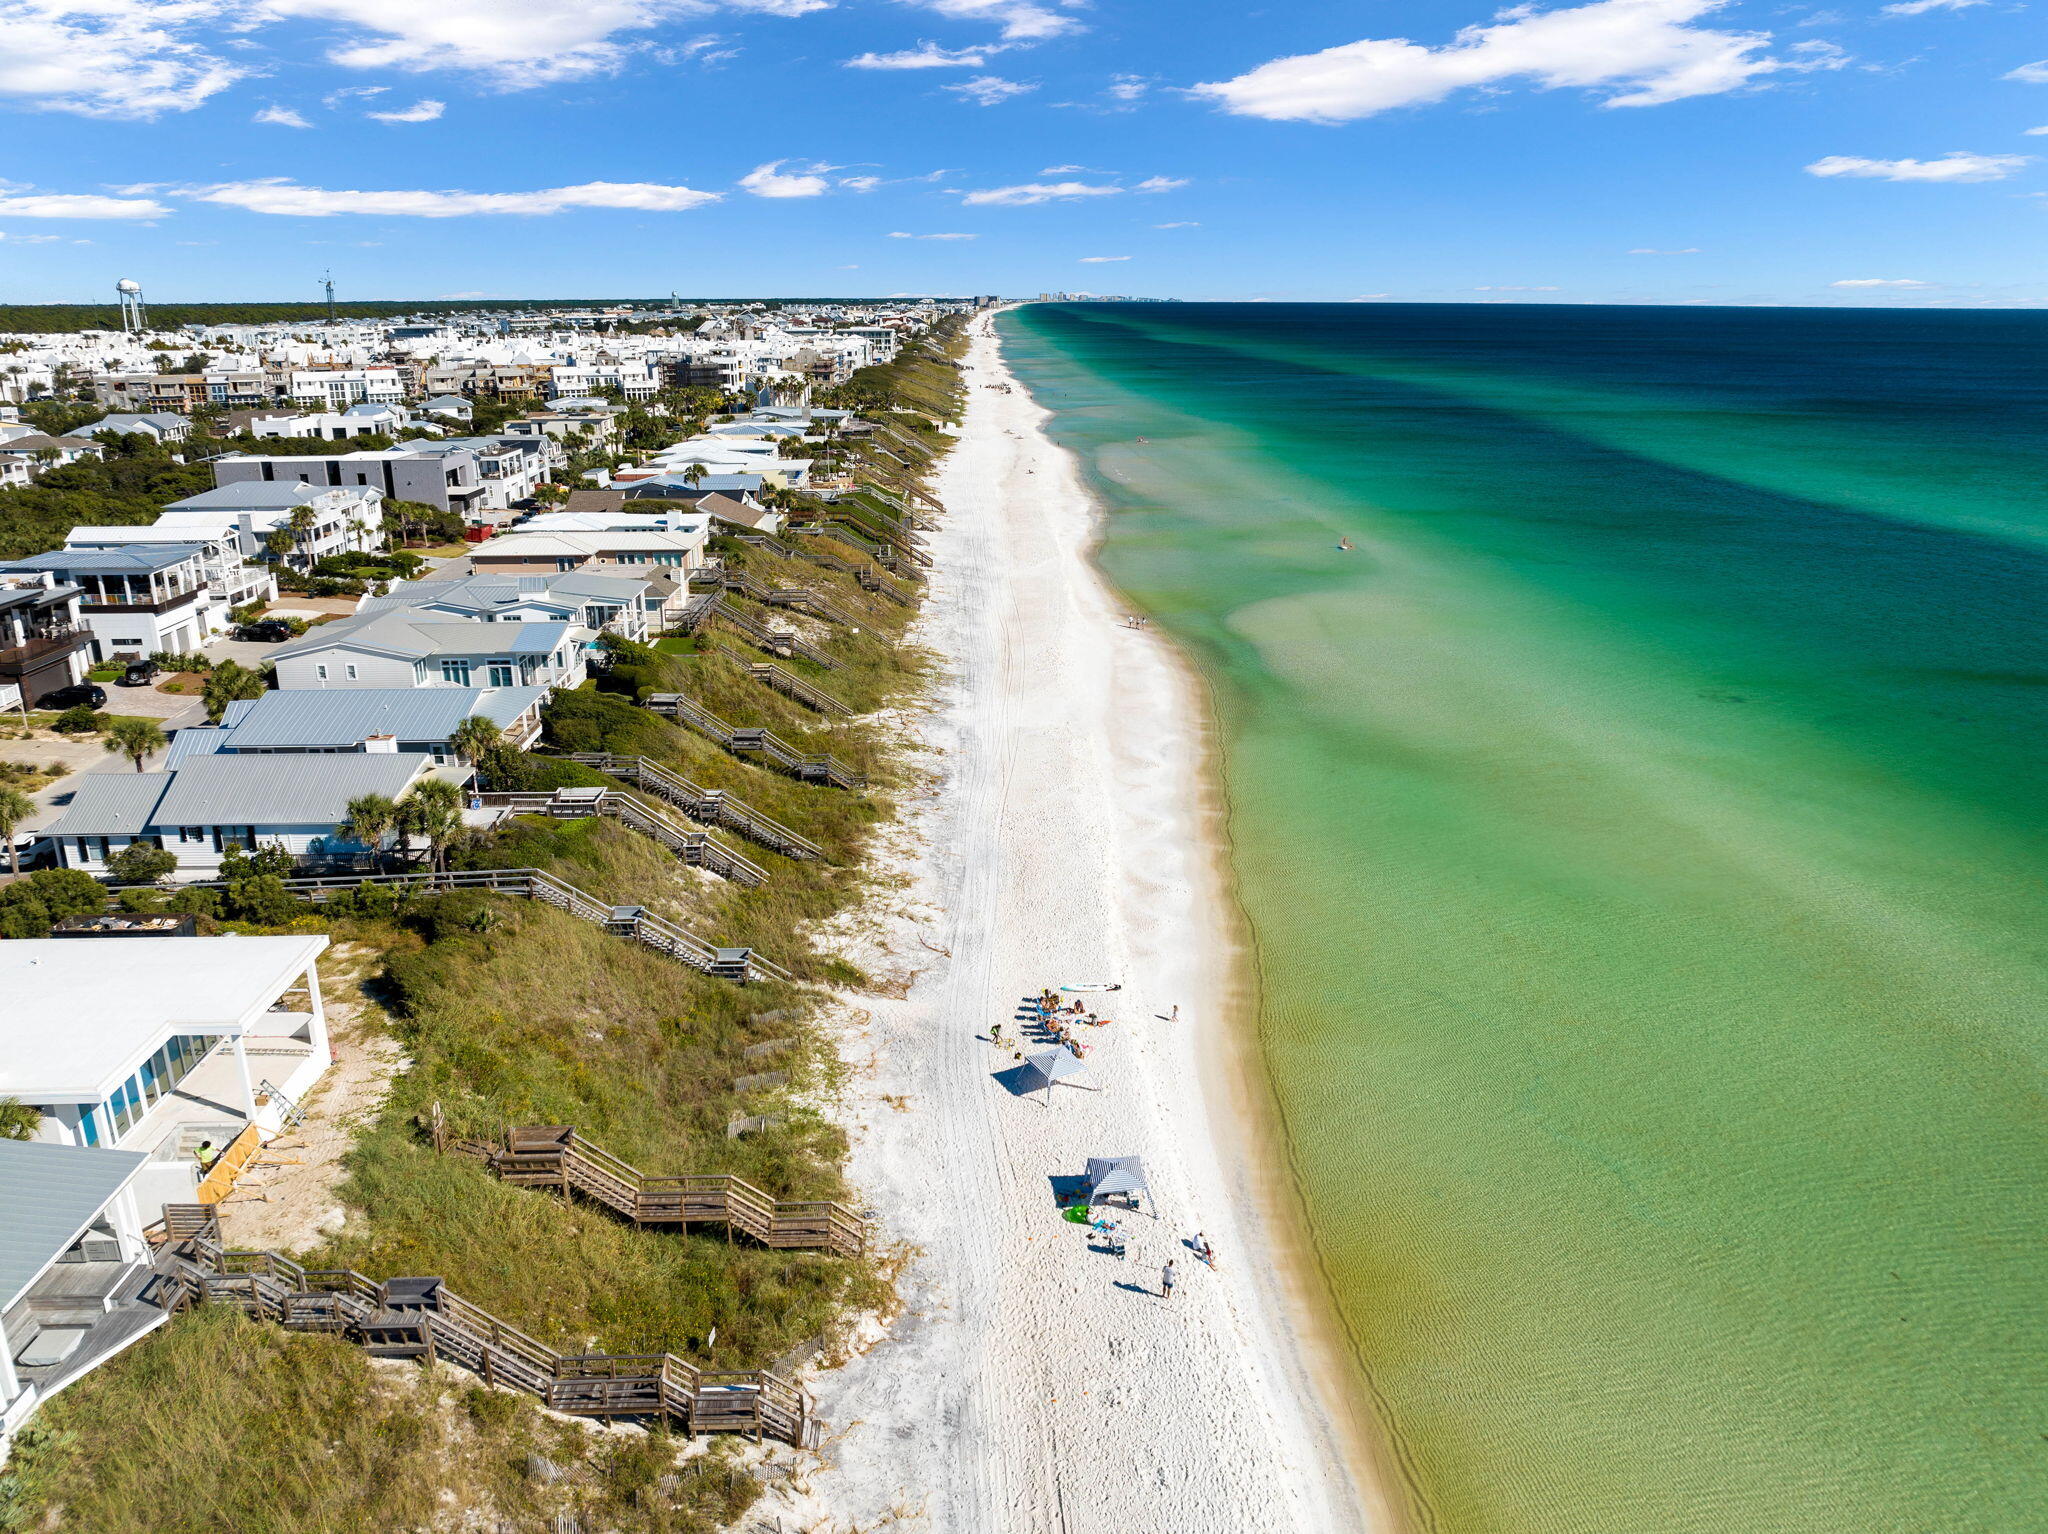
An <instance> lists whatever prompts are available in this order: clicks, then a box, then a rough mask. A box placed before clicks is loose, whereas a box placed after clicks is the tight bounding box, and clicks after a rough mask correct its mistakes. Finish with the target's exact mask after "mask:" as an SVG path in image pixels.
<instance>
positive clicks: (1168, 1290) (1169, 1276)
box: [1159, 1257, 1173, 1300]
mask: <svg viewBox="0 0 2048 1534" xmlns="http://www.w3.org/2000/svg"><path fill="white" fill-rule="evenodd" d="M1159 1297H1160V1298H1161V1299H1162V1300H1170V1299H1172V1298H1173V1259H1172V1258H1171V1257H1169V1258H1167V1259H1166V1266H1165V1267H1163V1268H1161V1269H1160V1270H1159Z"/></svg>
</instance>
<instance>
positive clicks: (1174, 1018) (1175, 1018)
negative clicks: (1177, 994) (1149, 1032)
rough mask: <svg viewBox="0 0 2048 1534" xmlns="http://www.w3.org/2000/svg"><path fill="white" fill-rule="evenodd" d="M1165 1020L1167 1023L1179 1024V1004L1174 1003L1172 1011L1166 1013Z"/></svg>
mask: <svg viewBox="0 0 2048 1534" xmlns="http://www.w3.org/2000/svg"><path fill="white" fill-rule="evenodd" d="M1166 1020H1167V1021H1168V1022H1169V1023H1177V1022H1179V1021H1180V1003H1179V1002H1175V1003H1174V1004H1173V1010H1172V1011H1170V1012H1168V1013H1167V1014H1166Z"/></svg>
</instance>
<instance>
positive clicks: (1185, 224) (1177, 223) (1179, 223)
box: [1152, 218, 1202, 229]
mask: <svg viewBox="0 0 2048 1534" xmlns="http://www.w3.org/2000/svg"><path fill="white" fill-rule="evenodd" d="M1152 227H1153V228H1154V229H1199V228H1201V227H1202V226H1201V225H1200V224H1198V223H1196V222H1195V221H1194V220H1193V219H1191V218H1177V219H1175V220H1174V221H1173V222H1172V223H1170V224H1154V225H1153V226H1152Z"/></svg>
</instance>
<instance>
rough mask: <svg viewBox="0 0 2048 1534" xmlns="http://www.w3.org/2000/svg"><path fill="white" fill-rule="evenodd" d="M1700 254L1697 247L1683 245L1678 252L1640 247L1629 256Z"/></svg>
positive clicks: (1646, 246) (1647, 246) (1652, 247)
mask: <svg viewBox="0 0 2048 1534" xmlns="http://www.w3.org/2000/svg"><path fill="white" fill-rule="evenodd" d="M1699 253H1700V248H1699V246H1697V245H1681V246H1679V247H1678V248H1677V249H1676V250H1658V249H1657V248H1656V247H1655V246H1653V245H1638V246H1637V247H1636V248H1635V249H1634V250H1632V251H1630V252H1629V254H1630V255H1632V256H1696V255H1698V254H1699Z"/></svg>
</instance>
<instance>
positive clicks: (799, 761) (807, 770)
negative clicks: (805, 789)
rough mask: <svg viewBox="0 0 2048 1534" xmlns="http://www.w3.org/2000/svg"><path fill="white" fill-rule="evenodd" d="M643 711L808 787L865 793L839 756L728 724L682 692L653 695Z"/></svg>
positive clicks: (861, 778)
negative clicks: (757, 758) (825, 785)
mask: <svg viewBox="0 0 2048 1534" xmlns="http://www.w3.org/2000/svg"><path fill="white" fill-rule="evenodd" d="M641 706H642V707H644V708H646V709H648V710H650V711H652V712H654V713H657V714H661V715H664V716H665V717H667V718H670V719H673V720H675V722H676V723H677V724H680V725H684V726H687V727H688V728H690V729H693V730H695V731H696V732H697V733H698V734H700V735H703V736H706V737H707V738H709V739H711V740H714V741H716V742H717V743H718V744H719V745H721V746H723V747H724V748H725V749H726V750H728V751H730V752H731V753H732V754H733V755H734V756H739V757H749V756H761V757H765V758H766V759H767V760H769V761H771V762H773V763H774V764H775V765H776V766H778V767H780V768H782V769H783V770H784V771H785V772H788V773H789V774H790V775H791V776H793V777H797V778H801V779H802V780H803V781H804V782H806V783H830V784H831V785H832V786H833V787H834V788H845V789H862V788H866V787H867V786H868V779H867V774H866V773H862V772H856V771H854V770H853V769H852V768H851V767H849V766H847V765H846V763H844V762H842V761H840V760H839V758H838V757H836V756H831V755H828V754H826V753H823V752H815V751H799V750H797V748H796V747H794V746H792V745H791V744H790V743H789V742H788V741H786V740H784V739H783V738H782V737H781V736H779V735H777V734H776V733H775V732H774V731H772V730H762V729H752V728H747V729H742V728H740V727H739V726H736V725H730V724H727V723H726V722H725V721H724V720H723V719H720V718H719V717H718V716H717V715H716V714H714V713H712V712H710V711H709V710H708V709H704V708H700V707H698V706H697V705H696V704H695V703H693V702H691V701H690V700H689V699H688V698H686V697H684V696H683V695H682V694H681V693H679V692H658V693H655V694H653V695H652V696H651V697H649V698H648V699H647V701H646V702H645V703H644V704H642V705H641Z"/></svg>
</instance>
